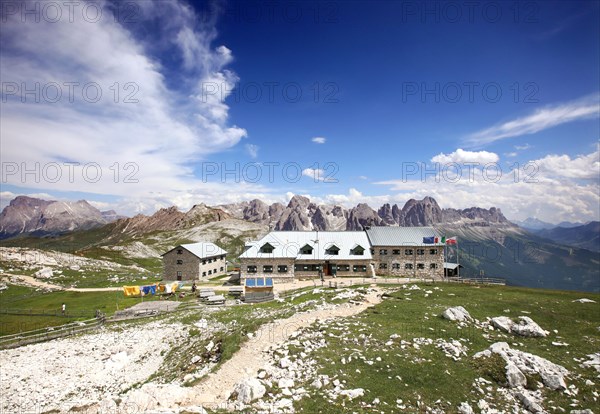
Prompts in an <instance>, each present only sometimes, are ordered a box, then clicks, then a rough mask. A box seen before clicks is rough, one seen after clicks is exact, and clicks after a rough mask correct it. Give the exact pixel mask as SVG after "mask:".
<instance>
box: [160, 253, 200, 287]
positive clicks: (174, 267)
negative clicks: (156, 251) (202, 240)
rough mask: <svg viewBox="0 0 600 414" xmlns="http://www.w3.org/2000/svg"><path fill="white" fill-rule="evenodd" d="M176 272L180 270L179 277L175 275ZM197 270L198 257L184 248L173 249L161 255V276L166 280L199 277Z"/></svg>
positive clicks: (198, 270) (194, 278) (198, 266)
mask: <svg viewBox="0 0 600 414" xmlns="http://www.w3.org/2000/svg"><path fill="white" fill-rule="evenodd" d="M178 252H181V254H178ZM179 261H181V262H180V263H179ZM177 272H181V278H178V277H177V275H178V273H177ZM199 272H200V259H199V258H198V257H197V256H196V255H193V254H192V253H190V252H189V251H187V250H186V249H173V250H171V251H170V252H168V253H166V254H165V255H164V256H163V278H164V279H166V280H196V279H198V278H199V277H200V273H199Z"/></svg>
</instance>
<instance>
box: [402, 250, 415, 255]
mask: <svg viewBox="0 0 600 414" xmlns="http://www.w3.org/2000/svg"><path fill="white" fill-rule="evenodd" d="M404 255H405V256H412V255H413V249H404Z"/></svg>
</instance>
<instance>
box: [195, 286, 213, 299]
mask: <svg viewBox="0 0 600 414" xmlns="http://www.w3.org/2000/svg"><path fill="white" fill-rule="evenodd" d="M211 296H215V291H214V290H212V289H201V290H200V292H199V293H198V297H199V298H200V299H201V300H206V299H207V298H209V297H211Z"/></svg>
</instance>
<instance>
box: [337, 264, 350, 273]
mask: <svg viewBox="0 0 600 414" xmlns="http://www.w3.org/2000/svg"><path fill="white" fill-rule="evenodd" d="M337 271H338V272H349V271H350V265H337Z"/></svg>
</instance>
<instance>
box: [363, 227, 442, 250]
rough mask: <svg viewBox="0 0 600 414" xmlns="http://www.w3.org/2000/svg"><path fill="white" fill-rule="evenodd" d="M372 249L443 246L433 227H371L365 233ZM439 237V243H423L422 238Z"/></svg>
mask: <svg viewBox="0 0 600 414" xmlns="http://www.w3.org/2000/svg"><path fill="white" fill-rule="evenodd" d="M366 232H367V235H368V236H369V240H370V242H371V245H372V246H373V247H376V246H423V247H428V246H444V243H441V240H442V237H441V235H440V234H439V233H438V232H437V231H436V230H435V229H434V228H433V227H396V226H387V227H381V226H379V227H371V228H369V229H368V230H367V231H366ZM432 236H433V237H439V238H440V243H427V244H426V243H423V237H432Z"/></svg>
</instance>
